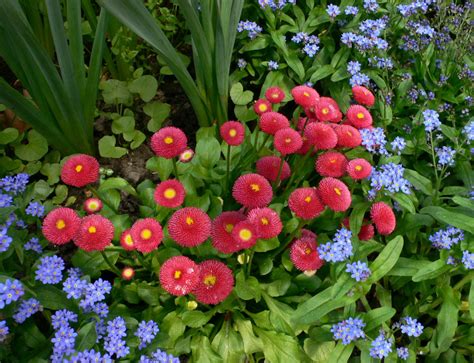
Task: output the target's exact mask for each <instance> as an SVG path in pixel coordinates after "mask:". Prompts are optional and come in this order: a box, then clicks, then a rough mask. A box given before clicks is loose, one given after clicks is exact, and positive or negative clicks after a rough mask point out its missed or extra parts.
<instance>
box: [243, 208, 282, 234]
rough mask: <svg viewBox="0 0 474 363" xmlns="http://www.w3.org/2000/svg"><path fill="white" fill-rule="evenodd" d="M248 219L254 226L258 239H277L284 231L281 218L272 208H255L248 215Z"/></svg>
mask: <svg viewBox="0 0 474 363" xmlns="http://www.w3.org/2000/svg"><path fill="white" fill-rule="evenodd" d="M247 219H248V221H249V222H250V223H252V224H253V225H254V227H255V229H256V232H257V237H258V238H261V239H268V238H273V237H276V236H278V235H279V234H280V232H281V230H282V229H283V223H282V222H281V219H280V216H279V215H278V213H277V212H275V211H274V210H273V209H271V208H254V209H252V210H251V211H250V212H249V213H248V215H247Z"/></svg>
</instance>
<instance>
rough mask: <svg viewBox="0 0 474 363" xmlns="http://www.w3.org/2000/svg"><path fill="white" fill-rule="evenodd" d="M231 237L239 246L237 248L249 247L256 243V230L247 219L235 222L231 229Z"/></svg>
mask: <svg viewBox="0 0 474 363" xmlns="http://www.w3.org/2000/svg"><path fill="white" fill-rule="evenodd" d="M232 237H233V238H234V240H235V242H236V243H237V245H238V246H239V250H243V249H247V248H251V247H253V246H254V245H255V243H257V238H258V236H257V231H256V228H255V226H254V225H253V224H252V223H250V222H249V221H242V222H239V223H237V224H236V225H235V226H234V228H233V229H232Z"/></svg>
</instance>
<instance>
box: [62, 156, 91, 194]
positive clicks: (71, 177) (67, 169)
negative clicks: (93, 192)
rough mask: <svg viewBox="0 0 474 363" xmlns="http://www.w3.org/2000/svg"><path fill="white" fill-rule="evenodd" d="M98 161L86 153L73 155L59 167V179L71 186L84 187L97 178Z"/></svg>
mask: <svg viewBox="0 0 474 363" xmlns="http://www.w3.org/2000/svg"><path fill="white" fill-rule="evenodd" d="M99 168H100V165H99V162H98V161H97V159H96V158H94V157H93V156H90V155H86V154H78V155H73V156H71V157H70V158H69V159H67V160H66V162H65V163H64V165H63V167H62V169H61V180H62V181H63V183H64V184H67V185H72V186H73V187H78V188H81V187H84V186H86V185H88V184H92V183H95V182H96V181H97V180H99Z"/></svg>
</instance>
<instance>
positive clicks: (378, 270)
mask: <svg viewBox="0 0 474 363" xmlns="http://www.w3.org/2000/svg"><path fill="white" fill-rule="evenodd" d="M402 249H403V237H402V236H397V237H395V238H394V239H392V240H391V241H390V242H389V243H388V244H387V245H386V246H385V248H384V249H383V250H382V252H380V254H379V255H378V256H377V258H376V259H375V261H374V262H372V263H371V264H370V266H369V268H370V271H372V274H371V275H370V277H369V278H368V279H367V282H368V283H374V282H376V281H378V280H380V279H381V278H382V277H384V276H385V275H386V274H387V273H388V272H389V271H390V270H391V269H392V268H393V266H395V264H396V263H397V261H398V258H399V257H400V253H401V252H402Z"/></svg>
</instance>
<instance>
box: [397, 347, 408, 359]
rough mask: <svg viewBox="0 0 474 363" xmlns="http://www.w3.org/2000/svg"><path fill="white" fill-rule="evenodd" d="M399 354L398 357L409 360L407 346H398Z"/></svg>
mask: <svg viewBox="0 0 474 363" xmlns="http://www.w3.org/2000/svg"><path fill="white" fill-rule="evenodd" d="M397 355H398V358H400V359H403V360H407V359H408V355H409V354H408V348H407V347H399V348H397Z"/></svg>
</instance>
